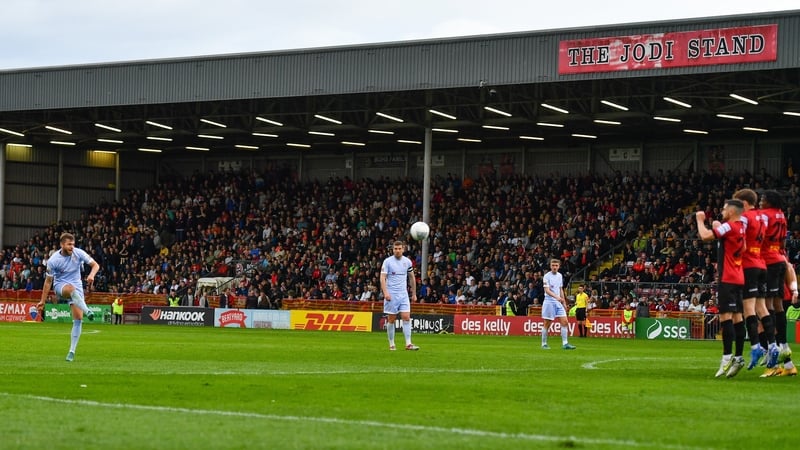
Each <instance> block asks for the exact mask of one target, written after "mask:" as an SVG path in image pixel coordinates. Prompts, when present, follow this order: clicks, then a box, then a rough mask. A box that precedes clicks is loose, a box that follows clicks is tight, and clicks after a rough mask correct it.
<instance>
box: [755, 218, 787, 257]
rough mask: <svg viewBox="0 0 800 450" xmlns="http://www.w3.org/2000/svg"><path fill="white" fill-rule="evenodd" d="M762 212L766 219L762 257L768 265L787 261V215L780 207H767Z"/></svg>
mask: <svg viewBox="0 0 800 450" xmlns="http://www.w3.org/2000/svg"><path fill="white" fill-rule="evenodd" d="M761 214H763V215H764V217H765V219H766V229H765V230H764V243H763V244H762V246H761V258H763V259H764V262H765V263H767V265H770V264H778V263H783V262H784V261H786V258H785V255H786V217H784V215H783V211H781V210H780V209H778V208H765V209H762V210H761Z"/></svg>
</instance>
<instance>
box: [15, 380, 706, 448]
mask: <svg viewBox="0 0 800 450" xmlns="http://www.w3.org/2000/svg"><path fill="white" fill-rule="evenodd" d="M0 397H8V398H20V399H28V400H35V401H40V402H50V403H61V404H66V405H79V406H90V407H96V408H112V409H129V410H137V411H156V412H166V413H182V414H194V415H203V416H222V417H243V418H248V419H268V420H280V421H285V422H300V423H302V422H316V423H324V424H335V425H354V426H363V427H371V428H383V429H391V430H402V431H417V432H427V433H440V434H451V435H459V436H474V437H479V438H492V439H504V440H517V441H533V442H564V441H572V442H578V443H582V444H586V445H612V446H620V447H634V448H636V447H652V443H642V442H637V441H633V440H630V439H626V440H620V439H595V438H582V437H576V436H547V435H542V434H529V433H504V432H499V431H488V430H478V429H471V428H457V427H450V428H448V427H437V426H428V425H414V424H398V423H386V422H378V421H375V420H350V419H340V418H336V417H311V416H293V415H286V416H283V415H278V414H261V413H254V412H241V411H224V410H214V409H190V408H179V407H173V406H153V405H136V404H130V403H104V402H98V401H94V400H71V399H63V398H54V397H44V396H39V395H26V394H11V393H8V392H0ZM659 448H665V449H692V448H694V447H686V446H682V445H681V446H679V445H664V444H659Z"/></svg>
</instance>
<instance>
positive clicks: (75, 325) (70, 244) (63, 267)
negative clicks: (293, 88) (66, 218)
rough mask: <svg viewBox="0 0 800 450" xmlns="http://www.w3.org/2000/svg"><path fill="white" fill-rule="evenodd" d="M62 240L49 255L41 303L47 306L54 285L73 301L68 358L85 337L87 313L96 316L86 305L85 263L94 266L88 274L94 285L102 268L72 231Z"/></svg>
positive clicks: (70, 358) (70, 302)
mask: <svg viewBox="0 0 800 450" xmlns="http://www.w3.org/2000/svg"><path fill="white" fill-rule="evenodd" d="M60 242H61V249H60V250H58V251H56V252H54V253H53V254H51V255H50V257H49V258H48V259H47V275H46V276H45V279H44V286H43V287H42V299H41V301H40V302H39V304H38V305H37V307H38V308H40V309H43V308H44V302H45V299H46V298H47V295H48V294H50V288H51V287H52V288H53V290H55V291H56V295H58V296H59V297H60V298H63V299H66V300H67V303H69V306H70V309H71V310H72V333H71V334H70V346H69V353H67V361H72V360H73V359H74V358H75V349H76V348H77V347H78V340H79V339H80V337H81V330H82V328H83V316H84V314H85V315H86V317H87V318H88V319H89V320H94V314H93V313H92V311H91V310H90V309H89V307H88V306H86V300H85V297H84V295H83V283H82V282H81V267H83V265H84V264H88V265H89V266H90V267H91V270H90V271H89V275H87V276H86V284H87V287H90V288H91V286H92V283H94V276H95V275H97V271H98V270H100V264H97V262H96V261H95V260H94V259H92V257H91V256H89V254H88V253H86V252H85V251H83V250H81V249H79V248H76V247H75V236H73V235H72V234H70V233H63V234H62V235H61V239H60Z"/></svg>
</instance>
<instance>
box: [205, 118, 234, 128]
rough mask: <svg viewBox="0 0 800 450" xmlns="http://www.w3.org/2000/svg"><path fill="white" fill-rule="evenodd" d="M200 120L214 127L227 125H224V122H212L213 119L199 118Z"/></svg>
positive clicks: (225, 126)
mask: <svg viewBox="0 0 800 450" xmlns="http://www.w3.org/2000/svg"><path fill="white" fill-rule="evenodd" d="M200 122H203V123H207V124H209V125H214V126H215V127H220V128H228V126H227V125H225V124H224V123H219V122H214V121H213V120H208V119H200Z"/></svg>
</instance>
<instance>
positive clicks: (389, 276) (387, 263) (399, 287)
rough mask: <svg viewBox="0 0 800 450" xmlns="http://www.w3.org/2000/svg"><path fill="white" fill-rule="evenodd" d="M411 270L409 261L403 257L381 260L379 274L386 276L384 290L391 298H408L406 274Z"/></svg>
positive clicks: (412, 268) (411, 266)
mask: <svg viewBox="0 0 800 450" xmlns="http://www.w3.org/2000/svg"><path fill="white" fill-rule="evenodd" d="M413 270H414V267H413V265H412V264H411V260H410V259H408V258H407V257H405V256H401V257H400V258H395V257H394V255H392V256H390V257H388V258H386V259H384V260H383V264H382V265H381V273H382V274H384V273H385V274H386V290H387V291H389V294H390V295H391V296H392V297H395V296H400V297H403V296H405V297H406V298H407V297H408V274H409V273H410V272H413ZM411 276H414V275H413V274H412V275H411Z"/></svg>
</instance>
